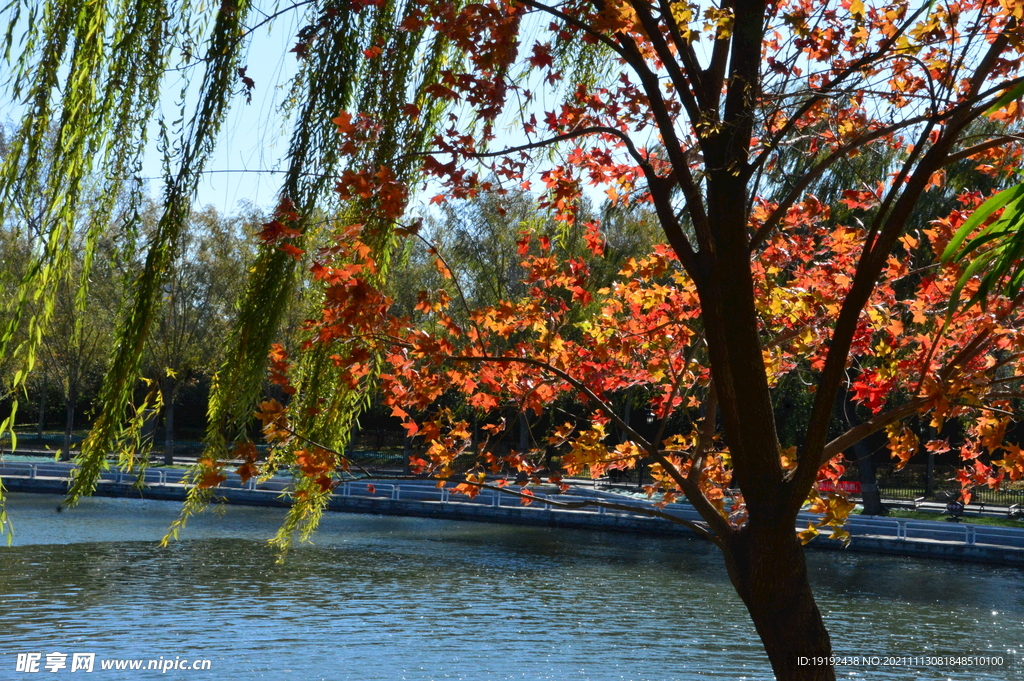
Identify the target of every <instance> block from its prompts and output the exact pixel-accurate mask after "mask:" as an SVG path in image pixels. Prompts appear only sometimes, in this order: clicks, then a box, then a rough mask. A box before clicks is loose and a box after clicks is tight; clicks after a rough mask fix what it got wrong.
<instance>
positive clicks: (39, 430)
mask: <svg viewBox="0 0 1024 681" xmlns="http://www.w3.org/2000/svg"><path fill="white" fill-rule="evenodd" d="M45 424H46V386H43V389H42V390H40V391H39V423H38V424H37V425H36V439H37V440H40V441H42V439H43V426H44V425H45Z"/></svg>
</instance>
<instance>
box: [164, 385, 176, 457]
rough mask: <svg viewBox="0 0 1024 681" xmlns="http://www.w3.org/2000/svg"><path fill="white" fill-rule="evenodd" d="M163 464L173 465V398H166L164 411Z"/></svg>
mask: <svg viewBox="0 0 1024 681" xmlns="http://www.w3.org/2000/svg"><path fill="white" fill-rule="evenodd" d="M164 465H166V466H171V465H174V399H173V398H171V399H169V400H167V409H166V411H165V412H164Z"/></svg>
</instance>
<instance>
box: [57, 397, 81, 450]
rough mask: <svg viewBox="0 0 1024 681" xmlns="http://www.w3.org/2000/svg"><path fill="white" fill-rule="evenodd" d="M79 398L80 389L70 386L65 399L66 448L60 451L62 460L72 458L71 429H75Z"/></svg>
mask: <svg viewBox="0 0 1024 681" xmlns="http://www.w3.org/2000/svg"><path fill="white" fill-rule="evenodd" d="M77 399H78V391H77V390H75V388H74V387H72V388H69V389H68V392H67V396H66V397H65V399H64V409H65V413H66V418H65V419H64V448H63V449H62V450H61V453H60V460H61V461H70V460H71V431H72V430H74V429H75V401H76V400H77Z"/></svg>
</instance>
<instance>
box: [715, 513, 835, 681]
mask: <svg viewBox="0 0 1024 681" xmlns="http://www.w3.org/2000/svg"><path fill="white" fill-rule="evenodd" d="M725 564H726V568H727V569H728V571H729V577H730V579H731V580H732V584H733V586H734V587H735V588H736V592H737V593H738V594H739V596H740V598H741V599H742V600H743V602H744V604H745V605H746V606H747V610H748V611H749V612H750V617H751V619H752V620H753V621H754V627H755V628H756V629H757V633H758V635H759V636H760V637H761V642H762V643H763V644H764V648H765V651H766V652H767V653H768V659H769V660H770V661H771V664H772V669H773V670H774V672H775V678H776V681H834V680H835V678H836V676H835V670H834V668H833V667H832V666H831V665H815V664H812V662H813V661H814V658H822V657H825V658H827V657H829V656H830V655H831V654H832V643H831V640H830V639H829V635H828V630H827V629H825V624H824V622H823V621H822V619H821V613H820V612H819V610H818V606H817V604H816V603H815V601H814V595H813V594H812V593H811V586H810V583H809V582H808V581H807V564H806V562H805V560H804V549H803V546H801V545H800V541H799V540H798V539H797V537H796V533H795V532H794V531H793V524H792V523H782V524H777V525H775V526H767V527H766V526H764V525H761V526H757V525H756V524H754V523H751V524H748V525H747V526H746V527H745V528H743V529H742V530H740V531H738V532H737V533H736V534H735V535H734V536H733V537H731V538H730V541H729V543H728V546H727V547H726V550H725Z"/></svg>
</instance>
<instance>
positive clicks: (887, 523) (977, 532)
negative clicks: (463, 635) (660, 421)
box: [0, 461, 1024, 549]
mask: <svg viewBox="0 0 1024 681" xmlns="http://www.w3.org/2000/svg"><path fill="white" fill-rule="evenodd" d="M72 468H73V467H72V466H69V465H67V464H60V463H56V462H54V463H52V464H50V463H30V462H20V461H4V462H2V463H0V477H23V478H28V479H29V480H36V479H39V478H52V479H67V478H68V477H69V473H70V472H71V470H72ZM183 477H184V472H182V471H177V470H173V469H171V470H166V469H146V470H145V471H143V482H144V483H145V484H148V485H182V484H183V481H182V478H183ZM172 478H173V479H172ZM229 480H231V481H232V482H237V483H238V485H237V487H235V488H236V489H247V490H250V491H257V492H267V493H272V494H279V493H280V492H282V491H283V490H284V488H285V487H286V486H287V484H288V483H289V479H288V478H282V477H277V478H272V479H270V480H267V481H264V482H263V483H261V487H259V488H258V487H257V484H256V479H255V478H250V479H249V480H247V481H246V482H245V483H242V481H241V478H239V477H238V475H237V474H234V473H230V474H229ZM101 481H105V482H112V483H115V484H134V483H135V482H137V481H138V476H137V475H136V474H133V473H124V472H122V471H109V472H104V473H103V474H101ZM335 494H337V495H339V496H341V497H345V498H351V497H359V498H368V499H390V500H393V501H402V500H406V501H422V502H427V503H431V502H433V503H440V504H442V505H445V504H449V503H456V504H474V505H484V506H489V507H492V508H501V507H502V506H503V504H502V499H503V498H504V499H505V500H506V503H505V506H509V507H512V506H514V507H516V508H523V509H527V510H536V511H553V510H562V511H563V512H565V511H568V512H572V513H590V514H597V515H601V516H605V515H621V516H625V517H638V516H640V517H646V516H645V514H643V513H636V512H632V511H629V510H626V509H609V508H607V507H605V506H597V507H593V506H590V507H587V506H583V507H579V508H573V509H559V508H558V506H559V503H558V502H569V503H572V502H580V501H586V500H590V501H593V500H595V498H594V497H584V496H578V495H569V494H559V495H546V494H541V493H536V494H534V496H533V497H532V503H531V504H529V505H523V504H521V503H520V502H519V501H518V500H516V501H515V502H513V501H512V500H513V498H514V497H513V496H512V495H507V494H503V493H501V492H497V491H494V490H482V491H481V492H480V493H479V494H477V495H476V497H475V498H472V499H470V498H469V497H467V496H464V495H460V494H457V495H453V494H452V492H451V490H450V489H449V488H447V487H441V488H438V487H435V486H432V485H427V484H402V483H387V482H381V483H374V482H365V481H362V480H358V481H345V482H343V483H341V484H340V485H339V486H338V487H337V488H336V489H335ZM552 502H554V503H552ZM615 503H616V504H619V505H622V506H635V507H637V508H649V505H648V504H644V503H643V502H640V501H634V500H630V499H623V500H616V501H615ZM674 511H675V512H676V515H679V516H681V517H683V518H686V519H687V520H700V517H699V515H698V514H697V512H696V510H695V509H693V508H691V507H689V506H687V505H681V506H680V507H679V508H677V509H674ZM816 519H817V517H816V516H814V515H812V514H809V513H801V514H800V515H799V517H798V523H799V526H800V527H805V526H806V524H807V522H808V521H814V520H816ZM846 529H847V531H849V532H850V534H851V535H853V536H876V537H891V538H893V539H897V540H900V541H915V540H916V541H921V540H930V541H943V542H950V543H957V544H964V545H967V546H974V545H978V544H984V545H991V546H1002V547H1010V548H1019V549H1024V529H1017V528H1011V527H998V526H989V525H971V524H968V523H953V522H947V523H940V522H935V521H924V520H913V519H908V518H883V517H876V516H851V517H850V518H849V520H848V522H847V526H846Z"/></svg>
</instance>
